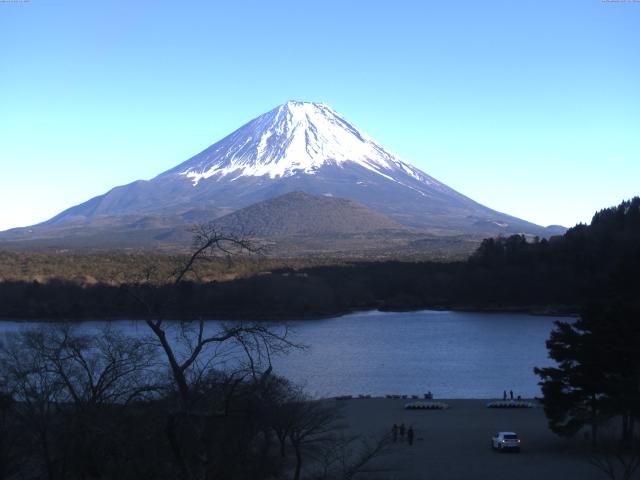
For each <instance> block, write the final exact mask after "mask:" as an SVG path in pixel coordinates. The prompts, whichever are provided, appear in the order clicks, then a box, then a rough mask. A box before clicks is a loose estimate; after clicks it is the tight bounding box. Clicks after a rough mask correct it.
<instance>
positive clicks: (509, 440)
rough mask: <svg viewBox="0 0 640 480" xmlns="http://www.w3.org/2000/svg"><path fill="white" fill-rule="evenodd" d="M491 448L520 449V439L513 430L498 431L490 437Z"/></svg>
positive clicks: (516, 450)
mask: <svg viewBox="0 0 640 480" xmlns="http://www.w3.org/2000/svg"><path fill="white" fill-rule="evenodd" d="M491 448H493V449H494V450H498V451H500V452H503V451H506V450H513V451H515V452H519V451H520V439H519V438H518V434H517V433H514V432H498V433H496V434H495V435H494V436H493V437H491Z"/></svg>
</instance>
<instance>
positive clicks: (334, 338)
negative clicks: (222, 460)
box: [0, 310, 567, 398]
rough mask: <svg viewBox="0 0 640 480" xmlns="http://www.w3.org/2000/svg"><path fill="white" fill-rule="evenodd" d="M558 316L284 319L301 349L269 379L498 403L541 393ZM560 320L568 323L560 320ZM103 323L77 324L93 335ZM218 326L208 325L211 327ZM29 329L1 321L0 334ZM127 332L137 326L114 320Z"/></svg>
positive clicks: (340, 390)
mask: <svg viewBox="0 0 640 480" xmlns="http://www.w3.org/2000/svg"><path fill="white" fill-rule="evenodd" d="M555 320H562V319H561V318H558V317H544V316H533V315H526V314H516V313H471V312H450V311H430V310H424V311H418V312H377V311H374V312H362V313H355V314H350V315H344V316H341V317H336V318H329V319H322V320H304V321H290V322H288V325H289V326H290V327H291V328H292V330H293V334H292V335H293V336H292V339H293V340H294V341H295V342H298V343H303V344H305V345H307V346H308V349H306V350H305V351H294V352H293V353H291V354H289V355H288V356H286V357H279V358H275V359H274V361H273V364H274V370H275V372H276V373H279V374H281V375H284V376H286V377H288V378H290V379H292V380H294V381H296V382H299V383H302V384H304V385H305V387H306V390H307V391H308V392H309V393H310V394H311V395H313V396H315V397H327V396H335V395H345V394H346V395H360V394H368V395H375V396H379V395H386V394H416V395H421V396H422V394H423V393H425V392H427V391H431V392H433V394H434V395H435V397H436V398H497V397H501V396H502V392H503V390H507V391H509V390H513V392H514V394H515V395H522V396H523V397H533V396H538V395H540V389H539V387H538V385H537V382H538V379H537V377H536V376H535V375H534V374H533V367H535V366H547V365H551V364H552V360H550V359H549V358H548V356H547V350H546V347H545V340H546V339H547V338H548V337H549V332H550V331H551V329H552V328H553V322H554V321H555ZM564 320H567V319H564ZM105 323H106V322H102V321H90V322H83V323H82V324H81V326H80V328H81V329H82V330H85V331H96V330H98V329H99V328H100V327H101V326H103V325H104V324H105ZM217 324H218V322H217V321H215V320H211V321H209V322H207V326H208V328H211V329H213V328H215V327H216V325H217ZM33 325H34V323H29V322H27V323H15V322H10V321H0V333H3V332H8V331H16V330H19V329H22V328H30V327H32V326H33ZM113 325H115V326H116V327H117V328H121V329H123V330H124V331H126V332H127V333H130V334H141V333H146V326H145V325H144V323H143V322H140V321H126V320H121V321H118V322H113Z"/></svg>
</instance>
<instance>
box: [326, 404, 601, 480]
mask: <svg viewBox="0 0 640 480" xmlns="http://www.w3.org/2000/svg"><path fill="white" fill-rule="evenodd" d="M335 401H337V402H339V403H340V404H343V405H344V417H345V418H344V420H345V423H346V424H347V425H348V428H349V432H350V433H353V434H359V435H363V436H380V435H383V434H384V433H386V432H389V431H391V427H392V425H393V424H394V423H398V424H400V423H403V422H404V424H405V425H406V426H407V427H408V426H410V425H411V426H413V428H414V431H415V441H414V444H413V445H411V446H410V445H408V443H407V442H406V439H405V441H401V440H400V438H399V439H398V442H397V443H395V444H393V445H392V446H391V447H390V448H389V451H388V453H387V454H386V455H385V456H384V457H382V458H380V459H378V460H376V462H375V466H383V467H384V468H385V469H386V470H387V471H385V472H377V473H371V474H367V475H366V478H375V479H394V480H413V479H416V480H417V479H434V480H439V479H443V480H444V479H447V480H457V479H460V480H462V479H465V480H468V479H477V480H481V479H496V478H510V479H517V480H529V479H530V480H540V479H544V480H553V479H563V480H570V479H580V480H583V479H584V480H590V479H601V478H604V476H603V475H602V474H601V473H600V472H599V471H598V470H597V469H595V467H593V466H591V465H590V464H589V462H588V458H589V444H588V442H586V441H585V440H584V439H573V440H566V439H562V438H559V437H558V436H556V435H555V434H553V433H552V432H551V431H550V430H549V429H548V427H547V421H546V418H545V415H544V412H543V410H542V408H540V407H537V408H531V409H492V408H487V407H486V404H487V402H488V401H489V400H440V399H438V400H437V401H443V402H445V403H447V404H448V405H449V407H450V408H449V409H447V410H405V409H404V405H405V404H406V403H408V402H411V400H406V399H386V398H371V399H351V400H335ZM497 431H515V432H517V433H518V434H519V435H520V437H521V439H522V451H521V453H499V452H496V451H494V450H492V449H491V436H492V435H493V434H495V432H497Z"/></svg>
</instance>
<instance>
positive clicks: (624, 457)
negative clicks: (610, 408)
mask: <svg viewBox="0 0 640 480" xmlns="http://www.w3.org/2000/svg"><path fill="white" fill-rule="evenodd" d="M612 430H613V429H612V427H611V426H610V425H609V429H608V430H606V431H605V432H606V434H605V435H604V436H603V437H601V442H600V446H599V447H598V448H597V449H596V450H594V451H593V452H592V453H591V454H590V455H589V459H588V460H589V463H590V464H591V465H593V466H594V467H595V468H597V469H598V470H600V471H601V472H602V473H603V474H604V475H606V476H607V477H608V478H610V479H611V480H631V479H633V478H638V477H640V475H638V474H640V438H637V436H636V438H632V439H631V440H630V441H620V440H619V439H617V438H616V432H615V431H612Z"/></svg>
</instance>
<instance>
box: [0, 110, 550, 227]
mask: <svg viewBox="0 0 640 480" xmlns="http://www.w3.org/2000/svg"><path fill="white" fill-rule="evenodd" d="M290 192H306V193H307V194H311V195H321V196H324V197H340V198H344V199H349V200H351V201H355V202H358V205H362V206H364V207H368V208H369V209H372V210H374V211H375V212H376V213H377V214H382V215H384V216H386V217H388V218H389V219H390V221H391V222H393V223H394V224H397V225H399V226H401V227H402V228H409V229H411V230H412V231H414V232H415V231H420V232H423V233H425V234H428V235H431V236H454V235H470V236H475V237H483V236H493V235H498V234H512V233H523V234H530V235H539V236H549V235H550V234H553V233H557V232H556V231H555V230H553V229H551V230H550V229H546V228H544V227H541V226H538V225H535V224H533V223H530V222H527V221H524V220H521V219H518V218H515V217H512V216H509V215H506V214H504V213H500V212H497V211H495V210H492V209H490V208H488V207H485V206H483V205H481V204H479V203H477V202H475V201H473V200H471V199H470V198H468V197H466V196H464V195H462V194H461V193H458V192H457V191H455V190H453V189H452V188H450V187H448V186H446V185H445V184H443V183H441V182H439V181H438V180H436V179H435V178H433V177H431V176H429V175H427V174H426V173H424V172H423V171H421V170H419V169H418V168H416V167H414V166H413V165H411V164H410V163H408V162H406V161H404V160H402V159H400V158H399V157H398V156H396V155H394V154H393V153H391V152H389V151H388V150H386V149H385V148H384V147H382V146H381V145H380V144H378V143H376V142H375V141H374V140H373V139H371V138H370V137H369V136H367V135H366V134H365V133H363V132H362V131H360V130H359V129H358V128H356V127H355V126H354V125H352V124H351V123H349V122H348V121H347V120H346V119H345V118H344V117H342V116H341V115H340V114H338V113H337V112H336V111H335V110H333V109H332V108H331V107H329V106H328V105H325V104H322V103H309V102H297V101H289V102H287V103H285V104H283V105H280V106H279V107H277V108H275V109H273V110H271V111H269V112H267V113H265V114H263V115H261V116H259V117H257V118H255V119H254V120H251V121H250V122H249V123H247V124H246V125H244V126H242V127H240V128H239V129H237V130H236V131H234V132H233V133H231V134H230V135H228V136H227V137H225V138H223V139H222V140H220V141H219V142H217V143H215V144H213V145H211V146H210V147H208V148H206V149H205V150H203V151H202V152H200V153H198V154H197V155H195V156H193V157H191V158H190V159H188V160H186V161H185V162H183V163H181V164H179V165H177V166H176V167H174V168H172V169H170V170H168V171H166V172H164V173H161V174H160V175H158V176H157V177H155V178H153V179H151V180H148V181H146V180H139V181H135V182H133V183H130V184H128V185H123V186H119V187H115V188H113V189H112V190H110V191H109V192H107V193H105V194H103V195H100V196H97V197H94V198H92V199H90V200H88V201H87V202H85V203H82V204H80V205H77V206H75V207H72V208H69V209H68V210H65V211H63V212H62V213H60V214H58V215H56V216H55V217H53V218H52V219H50V220H48V221H46V222H44V223H42V224H40V225H37V226H34V227H30V228H28V229H14V230H12V231H9V232H6V233H5V234H3V235H2V236H3V237H5V238H7V234H8V233H11V235H10V237H12V238H14V239H16V238H17V236H18V237H20V236H23V237H30V238H44V237H49V238H54V237H65V236H69V235H70V232H76V234H80V232H81V231H82V232H85V233H86V232H88V231H91V229H99V230H100V231H101V232H104V231H108V230H109V228H115V229H117V230H118V231H121V232H122V231H126V230H127V229H129V230H135V231H138V232H139V231H141V230H145V229H149V230H151V231H153V232H154V235H155V237H157V236H158V235H163V234H166V230H167V229H172V228H173V229H175V228H179V227H180V226H185V225H187V224H193V223H194V222H198V221H209V220H213V219H216V218H220V217H223V216H224V215H226V214H231V213H232V212H236V211H238V210H240V209H242V208H244V207H248V206H249V205H252V204H255V203H257V202H263V201H266V200H269V199H273V198H275V197H278V196H280V195H283V194H287V193H290ZM292 198H307V197H304V196H299V197H292ZM307 200H308V198H307ZM289 208H290V205H289ZM243 218H244V217H243ZM309 221H310V222H313V219H312V218H310V219H309ZM163 229H164V230H163ZM162 232H164V233H162ZM155 237H154V238H155Z"/></svg>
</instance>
